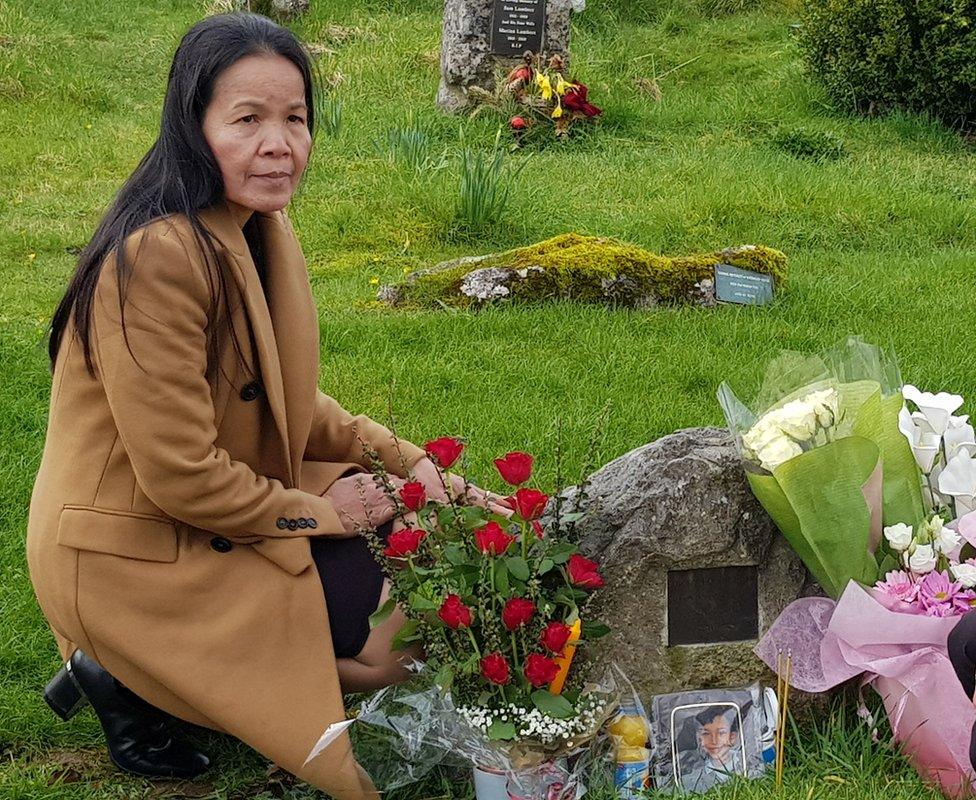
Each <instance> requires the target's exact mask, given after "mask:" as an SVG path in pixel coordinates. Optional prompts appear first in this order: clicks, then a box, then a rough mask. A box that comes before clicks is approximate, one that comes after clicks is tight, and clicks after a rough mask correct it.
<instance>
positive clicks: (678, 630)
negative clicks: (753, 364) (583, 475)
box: [550, 428, 817, 700]
mask: <svg viewBox="0 0 976 800" xmlns="http://www.w3.org/2000/svg"><path fill="white" fill-rule="evenodd" d="M577 491H578V490H577V489H575V488H571V489H569V490H567V491H566V493H565V495H564V497H565V499H566V500H567V501H568V503H569V505H568V506H564V508H572V506H573V505H574V498H575V497H576V494H577ZM587 496H588V501H587V504H586V507H585V509H584V515H583V517H582V518H581V519H580V520H579V522H577V526H578V531H579V534H580V549H581V550H582V551H583V553H584V554H585V555H586V556H587V557H589V558H593V559H595V560H596V561H597V562H598V563H599V565H600V572H601V574H602V575H603V577H604V579H605V581H606V586H605V587H604V588H603V589H601V590H600V591H599V592H597V593H596V594H595V595H594V596H593V604H592V607H591V609H590V613H591V614H592V615H593V616H594V617H595V618H597V619H600V620H602V621H605V622H606V623H607V624H608V625H609V626H610V628H611V633H610V634H609V635H608V636H607V637H606V638H605V639H601V640H600V641H599V643H598V645H597V647H596V648H595V650H594V651H593V652H595V653H597V654H599V659H598V662H597V663H598V664H602V663H612V662H616V663H617V664H619V665H620V666H621V667H622V668H623V670H624V671H625V673H626V674H627V676H628V677H629V678H630V679H631V681H633V683H634V686H635V688H636V689H637V690H638V691H639V692H640V693H641V696H642V697H643V698H644V699H645V700H647V699H649V698H650V697H651V696H652V695H654V694H662V693H668V692H675V691H681V690H684V689H698V688H710V687H738V686H743V685H747V684H749V683H751V682H753V681H755V680H759V679H765V680H767V681H768V680H770V679H771V676H770V675H769V674H768V673H767V672H766V668H765V666H764V665H763V663H762V662H761V661H760V660H759V659H758V658H757V657H756V656H755V655H754V653H753V652H752V650H753V647H754V646H755V644H756V642H757V640H758V638H759V637H760V636H761V635H762V634H763V633H764V632H765V631H766V630H767V629H768V627H769V625H770V624H771V623H772V622H773V621H774V620H775V619H776V617H777V616H778V615H779V613H780V612H781V611H782V610H783V609H784V608H785V607H786V606H787V605H789V604H790V603H791V602H792V601H793V600H795V599H797V597H800V596H802V595H804V594H810V593H816V592H817V587H816V585H815V584H813V583H812V581H811V580H810V578H809V575H808V573H807V571H806V569H805V568H804V566H803V564H802V563H801V561H800V559H799V557H798V556H797V555H796V553H794V552H793V550H792V549H791V548H790V546H789V545H788V544H787V543H786V540H785V539H784V538H783V537H782V535H781V534H780V533H779V532H778V531H777V529H776V526H775V525H774V523H773V521H772V520H771V519H770V518H769V516H768V515H767V514H766V512H765V511H764V510H763V508H762V506H761V505H760V504H759V503H758V501H757V500H756V499H755V498H754V497H753V495H752V492H751V491H750V489H749V486H748V484H747V483H746V479H745V474H744V472H743V469H742V463H741V460H740V458H739V455H738V453H737V451H736V449H735V446H734V444H733V441H732V437H731V436H730V434H729V433H728V432H727V431H725V430H721V429H717V428H694V429H690V430H683V431H678V432H677V433H674V434H671V435H670V436H665V437H664V438H663V439H659V440H658V441H656V442H652V443H650V444H647V445H644V446H643V447H639V448H637V449H636V450H633V451H631V452H629V453H627V454H625V455H623V456H621V457H620V458H618V459H616V460H614V461H612V462H610V463H609V464H607V465H606V466H604V467H603V468H602V469H600V470H599V471H598V472H596V473H594V474H593V475H592V476H591V479H590V486H589V487H588V488H587ZM552 507H553V504H552V503H550V509H551V508H552Z"/></svg>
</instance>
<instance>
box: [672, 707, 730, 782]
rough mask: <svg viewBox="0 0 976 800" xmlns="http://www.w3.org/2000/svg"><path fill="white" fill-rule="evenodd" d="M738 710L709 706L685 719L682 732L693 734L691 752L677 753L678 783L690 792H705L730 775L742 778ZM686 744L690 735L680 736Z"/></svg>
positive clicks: (687, 750)
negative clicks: (689, 731) (678, 763)
mask: <svg viewBox="0 0 976 800" xmlns="http://www.w3.org/2000/svg"><path fill="white" fill-rule="evenodd" d="M739 713H740V712H739V708H738V707H737V706H735V705H728V704H724V705H710V706H706V707H705V708H704V709H702V710H701V711H699V712H698V713H696V714H695V715H694V716H692V717H691V718H690V719H686V721H685V725H684V731H683V732H685V731H688V729H689V728H690V729H691V730H693V732H694V740H693V741H694V742H695V745H694V749H693V750H692V749H690V748H689V749H685V750H683V751H679V762H680V764H681V768H680V773H681V774H680V776H676V777H680V783H681V785H682V787H683V788H684V789H685V790H686V791H689V792H705V791H708V790H709V789H711V788H712V787H714V786H717V785H718V784H720V783H725V782H726V781H728V780H729V779H730V778H731V777H732V776H733V775H745V774H746V771H745V759H744V757H743V753H742V747H741V746H740V742H739V726H740V718H739ZM681 738H682V739H684V740H685V741H686V742H687V741H688V739H690V738H691V737H690V736H687V735H685V736H682V737H681Z"/></svg>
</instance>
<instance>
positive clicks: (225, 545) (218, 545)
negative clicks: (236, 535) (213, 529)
mask: <svg viewBox="0 0 976 800" xmlns="http://www.w3.org/2000/svg"><path fill="white" fill-rule="evenodd" d="M210 546H211V547H212V548H213V549H214V550H216V551H217V552H218V553H229V552H230V551H231V550H233V549H234V545H233V544H231V543H230V542H229V541H227V539H225V538H224V537H223V536H214V538H213V539H211V540H210Z"/></svg>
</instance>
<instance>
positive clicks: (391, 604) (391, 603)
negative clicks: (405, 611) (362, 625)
mask: <svg viewBox="0 0 976 800" xmlns="http://www.w3.org/2000/svg"><path fill="white" fill-rule="evenodd" d="M394 608H396V600H394V599H393V598H392V597H387V598H386V602H385V603H383V605H381V606H380V607H379V608H378V609H376V611H374V612H373V613H372V614H370V615H369V629H370V630H372V629H373V628H378V627H379V626H380V625H382V624H383V623H384V622H386V620H387V619H389V616H390V614H392V613H393V609H394Z"/></svg>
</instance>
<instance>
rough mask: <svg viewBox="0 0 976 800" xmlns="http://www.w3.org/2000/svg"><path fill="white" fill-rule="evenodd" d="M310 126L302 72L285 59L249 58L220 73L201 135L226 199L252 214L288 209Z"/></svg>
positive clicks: (305, 156) (304, 157)
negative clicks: (209, 150)
mask: <svg viewBox="0 0 976 800" xmlns="http://www.w3.org/2000/svg"><path fill="white" fill-rule="evenodd" d="M307 122H308V109H307V108H306V106H305V83H304V81H303V80H302V73H301V72H299V70H298V67H296V66H295V65H294V64H293V63H292V62H291V61H289V60H288V59H287V58H284V57H283V56H278V55H268V54H262V55H252V56H246V57H245V58H242V59H239V60H238V61H236V62H234V63H233V64H232V65H231V66H229V67H228V68H227V69H225V70H224V71H223V72H222V73H220V75H218V76H217V80H216V81H215V83H214V90H213V96H212V97H211V99H210V104H209V105H208V106H207V109H206V111H205V112H204V117H203V135H204V138H205V139H206V140H207V144H209V145H210V149H211V150H212V151H213V154H214V157H215V158H216V159H217V163H218V164H219V165H220V172H221V174H222V175H223V178H224V189H225V192H226V197H227V199H228V200H232V201H233V202H235V203H238V204H240V205H242V206H245V207H246V208H250V209H253V210H254V211H264V212H268V211H277V210H278V209H280V208H284V207H285V206H286V205H287V204H288V201H289V200H290V199H291V196H292V193H293V192H294V191H295V189H296V188H297V187H298V182H299V179H300V178H301V176H302V171H303V170H304V169H305V164H306V163H308V153H309V151H310V150H311V148H312V137H311V135H310V134H309V131H308V124H307Z"/></svg>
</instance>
